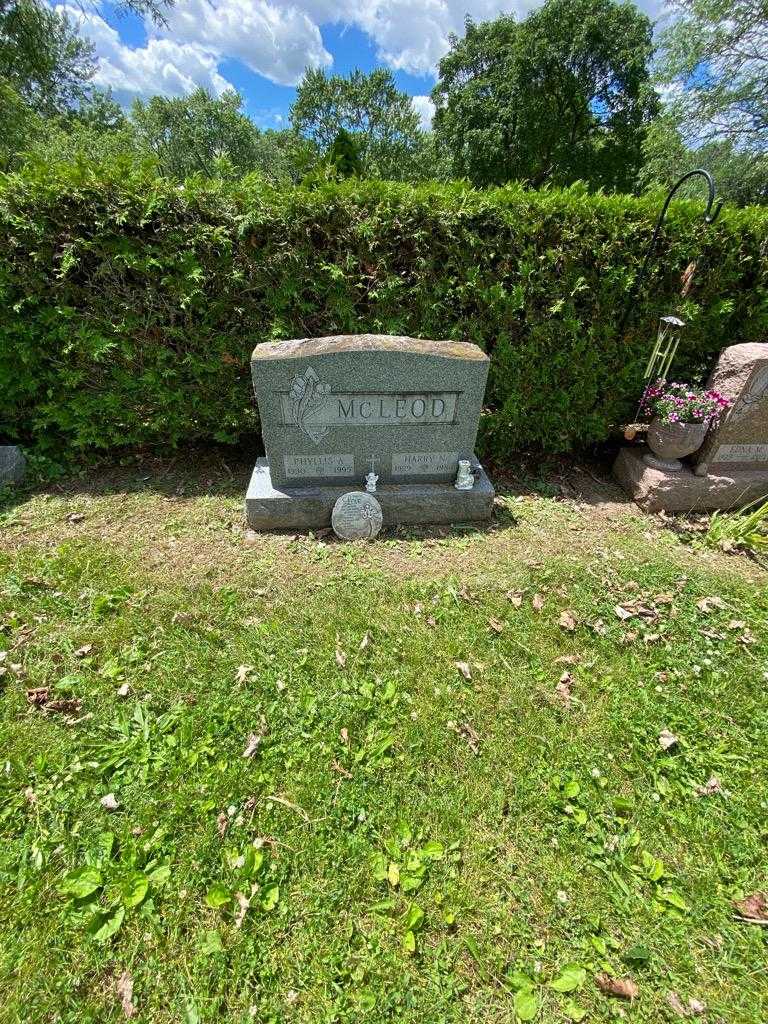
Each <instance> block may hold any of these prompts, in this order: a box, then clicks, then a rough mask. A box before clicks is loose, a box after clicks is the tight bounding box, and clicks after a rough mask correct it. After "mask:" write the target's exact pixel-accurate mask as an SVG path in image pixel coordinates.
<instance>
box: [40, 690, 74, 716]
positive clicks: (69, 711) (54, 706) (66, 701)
mask: <svg viewBox="0 0 768 1024" xmlns="http://www.w3.org/2000/svg"><path fill="white" fill-rule="evenodd" d="M27 702H28V703H29V704H30V706H31V707H33V708H37V709H38V710H39V711H42V712H43V713H44V714H48V713H49V712H56V713H57V714H61V715H79V714H80V710H81V708H82V706H83V702H82V700H81V699H80V698H79V697H51V695H50V690H49V688H48V687H47V686H36V687H35V688H34V689H32V690H27Z"/></svg>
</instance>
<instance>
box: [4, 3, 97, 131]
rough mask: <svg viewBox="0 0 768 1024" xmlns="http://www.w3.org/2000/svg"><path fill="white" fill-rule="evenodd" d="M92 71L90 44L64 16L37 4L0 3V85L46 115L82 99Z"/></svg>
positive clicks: (93, 68)
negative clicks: (3, 85) (2, 84)
mask: <svg viewBox="0 0 768 1024" xmlns="http://www.w3.org/2000/svg"><path fill="white" fill-rule="evenodd" d="M95 69H96V64H95V61H94V53H93V45H92V44H91V43H89V42H87V41H86V40H84V39H81V38H80V37H79V36H78V34H77V27H76V26H75V25H74V24H73V22H71V21H70V20H69V18H67V16H66V15H65V14H61V13H59V12H58V11H55V10H53V9H51V8H50V7H47V6H46V5H45V4H44V3H42V2H40V0H0V81H2V82H4V83H5V85H6V87H7V88H10V89H12V90H13V91H14V92H15V93H16V94H17V95H18V96H19V97H20V98H21V100H22V101H23V102H24V103H25V104H27V105H28V106H29V108H30V109H31V110H34V111H35V112H37V113H39V114H42V115H44V116H50V115H52V114H57V113H61V112H62V111H64V110H66V109H68V108H70V107H72V106H73V105H74V104H76V103H77V102H79V101H80V100H82V99H83V98H84V96H85V95H86V94H87V91H88V85H89V82H90V79H91V78H92V77H93V73H94V71H95Z"/></svg>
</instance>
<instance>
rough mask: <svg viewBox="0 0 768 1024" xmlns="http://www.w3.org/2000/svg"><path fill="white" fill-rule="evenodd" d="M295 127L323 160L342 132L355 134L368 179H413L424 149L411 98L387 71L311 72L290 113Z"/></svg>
mask: <svg viewBox="0 0 768 1024" xmlns="http://www.w3.org/2000/svg"><path fill="white" fill-rule="evenodd" d="M291 124H292V125H293V127H294V129H295V130H296V131H297V132H299V133H300V134H301V135H303V136H305V137H307V138H309V139H312V140H313V141H314V142H315V143H316V144H317V146H318V147H319V149H320V152H321V153H323V154H327V153H328V151H329V150H330V148H331V146H332V145H333V142H334V140H335V139H336V137H337V136H338V134H339V132H340V131H341V130H342V129H343V130H345V131H347V132H350V133H351V134H352V135H353V137H354V140H355V145H356V146H357V148H358V152H359V154H360V161H361V163H362V167H363V171H364V173H365V174H366V175H367V176H368V177H380V178H391V179H394V180H402V179H404V178H408V177H409V176H410V175H411V174H412V164H413V161H414V159H415V158H416V155H417V153H418V150H419V147H420V145H421V143H422V133H421V131H420V130H419V115H418V114H417V113H416V111H415V110H414V107H413V103H412V101H411V97H410V96H408V95H407V94H406V93H404V92H401V91H400V90H399V89H398V88H397V86H396V85H395V80H394V78H393V76H392V72H391V71H389V70H388V69H385V68H376V69H375V70H374V71H372V72H371V73H370V74H365V72H363V71H359V70H356V71H353V72H352V74H351V75H349V77H346V78H345V77H343V76H342V75H327V74H326V73H325V71H323V70H322V69H317V70H314V69H311V68H310V69H308V70H307V71H306V72H305V74H304V78H303V79H302V81H301V82H300V83H299V86H298V89H297V91H296V100H295V102H294V104H293V106H292V107H291Z"/></svg>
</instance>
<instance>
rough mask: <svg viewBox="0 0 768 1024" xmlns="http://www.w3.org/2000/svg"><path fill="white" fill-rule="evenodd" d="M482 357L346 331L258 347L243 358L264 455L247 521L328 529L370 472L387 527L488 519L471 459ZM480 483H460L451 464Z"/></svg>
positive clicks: (484, 372) (458, 346) (486, 499)
mask: <svg viewBox="0 0 768 1024" xmlns="http://www.w3.org/2000/svg"><path fill="white" fill-rule="evenodd" d="M488 365H489V360H488V357H487V356H486V355H485V354H484V353H483V352H482V351H481V349H479V348H478V347H477V346H476V345H471V344H468V343H466V342H454V341H428V340H422V339H417V338H401V337H392V336H389V335H369V334H364V335H349V336H339V337H329V338H310V339H303V340H297V341H282V342H272V343H268V344H264V345H259V346H258V347H257V348H256V349H255V351H254V353H253V358H252V362H251V367H252V372H253V383H254V388H255V391H256V398H257V401H258V405H259V414H260V418H261V428H262V435H263V438H264V447H265V449H266V453H267V458H266V459H261V460H259V462H258V463H257V466H256V468H255V470H254V474H253V477H252V479H251V485H250V487H249V490H248V494H247V496H246V511H247V515H248V521H249V523H250V525H251V526H252V527H254V528H255V529H265V530H267V529H296V528H299V529H304V528H314V527H317V526H325V525H328V524H329V522H330V513H331V509H332V508H333V506H334V504H335V502H336V500H337V499H338V497H339V496H340V495H341V494H343V493H345V492H347V491H351V490H354V489H355V488H362V487H363V486H364V485H365V483H366V477H368V476H369V475H371V474H373V475H375V477H376V478H377V490H376V498H377V499H378V501H379V502H380V504H381V506H382V509H383V514H384V524H385V525H394V524H395V523H419V522H423V523H434V522H461V521H472V520H478V519H487V518H489V516H490V512H491V505H492V501H493V493H494V492H493V488H492V487H491V485H490V482H489V481H488V478H487V477H486V476H485V474H484V473H483V471H482V469H481V468H480V466H479V464H478V461H477V458H476V457H475V455H474V445H475V439H476V436H477V428H478V423H479V419H480V409H481V406H482V401H483V395H484V392H485V384H486V380H487V377H488ZM460 459H463V460H469V461H470V462H471V463H472V466H473V467H474V469H475V475H476V477H477V482H476V484H475V487H473V488H472V489H471V490H466V491H457V490H456V489H455V488H454V486H453V484H454V481H455V479H456V473H457V469H458V463H459V460H460Z"/></svg>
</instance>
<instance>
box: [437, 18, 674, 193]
mask: <svg viewBox="0 0 768 1024" xmlns="http://www.w3.org/2000/svg"><path fill="white" fill-rule="evenodd" d="M651 33H652V27H651V23H650V21H649V20H648V18H647V17H646V16H645V15H644V14H642V13H641V12H640V11H639V10H638V9H637V7H635V5H634V4H631V3H617V2H615V0H546V2H545V3H544V5H543V7H541V8H540V9H539V10H537V11H534V12H533V13H532V14H530V15H529V16H528V17H527V18H526V19H525V20H524V21H522V22H519V23H518V22H516V21H515V20H514V19H513V18H512V17H509V16H502V17H500V18H497V19H496V20H495V21H490V22H484V23H481V24H475V23H474V22H472V21H471V19H467V22H466V31H465V35H464V37H463V38H461V39H459V38H458V37H456V36H454V37H452V38H451V45H450V50H449V52H448V53H447V54H446V55H445V57H444V58H443V59H442V60H441V61H440V65H439V79H438V83H437V85H436V86H435V89H434V90H433V93H432V98H433V100H434V102H435V107H436V113H435V118H434V128H435V133H436V136H437V140H438V142H439V143H440V144H441V145H442V146H444V147H445V148H446V149H447V150H448V151H449V153H450V154H451V158H452V163H453V171H454V173H455V174H457V175H464V176H467V177H469V178H470V179H471V180H472V181H473V182H474V183H475V184H477V185H497V184H502V183H504V182H506V181H510V180H525V181H527V182H529V183H530V184H531V185H534V186H539V185H541V184H543V183H545V182H552V183H554V184H560V185H562V184H568V183H570V182H573V181H575V180H577V179H582V180H584V181H587V182H588V183H589V184H590V185H592V186H593V187H596V188H597V187H604V188H608V189H620V190H623V191H627V190H629V189H630V188H631V187H632V186H633V185H634V183H635V180H636V175H637V171H638V168H639V166H640V164H641V144H642V138H643V130H644V127H645V125H646V123H647V122H648V121H649V120H650V118H651V116H652V114H653V113H654V112H655V109H656V103H657V100H656V97H655V94H654V93H653V91H652V90H651V89H650V88H649V84H648V83H649V71H648V64H649V60H650V57H651V54H652V43H651Z"/></svg>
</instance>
